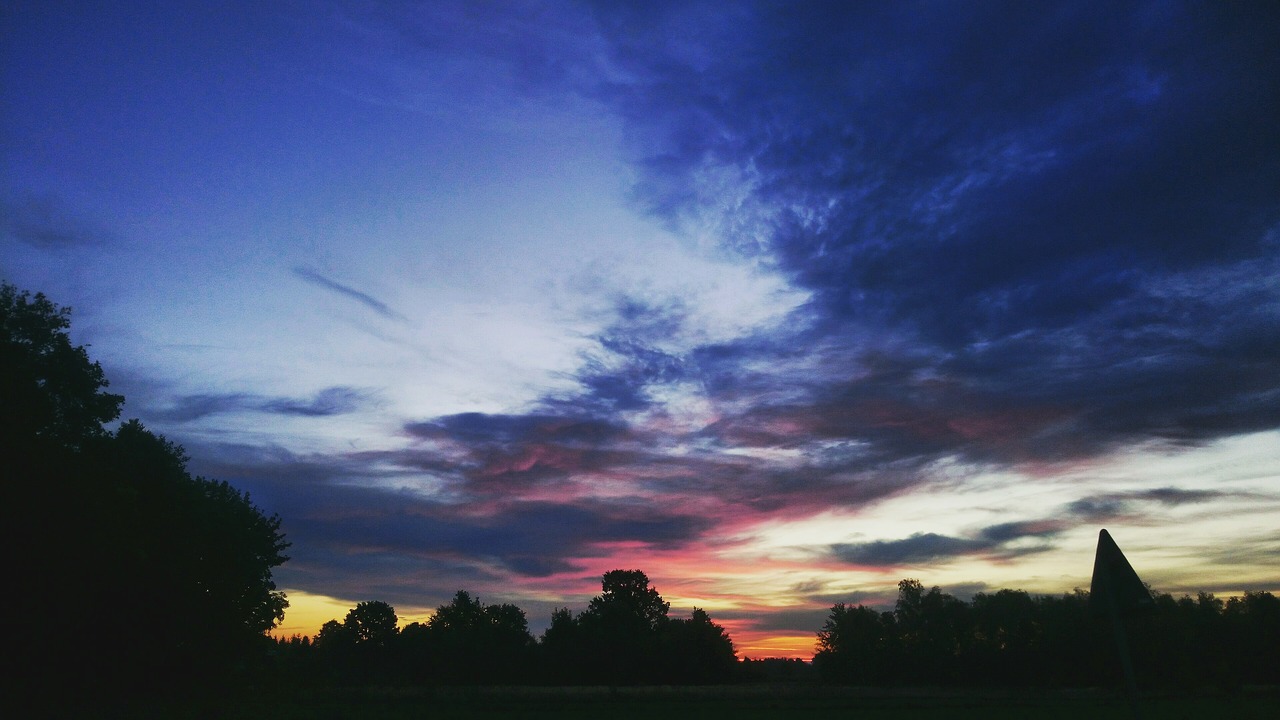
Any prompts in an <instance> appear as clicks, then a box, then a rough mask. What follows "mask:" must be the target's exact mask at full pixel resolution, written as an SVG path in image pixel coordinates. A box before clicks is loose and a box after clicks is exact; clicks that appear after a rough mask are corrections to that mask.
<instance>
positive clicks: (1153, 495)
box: [1066, 487, 1251, 523]
mask: <svg viewBox="0 0 1280 720" xmlns="http://www.w3.org/2000/svg"><path fill="white" fill-rule="evenodd" d="M1233 497H1234V498H1241V497H1251V495H1250V494H1248V493H1240V492H1226V491H1220V490H1191V489H1184V488H1175V487H1162V488H1152V489H1150V490H1136V491H1131V492H1118V493H1105V494H1102V495H1091V496H1089V497H1084V498H1080V499H1079V500H1075V501H1073V502H1071V503H1069V504H1068V505H1067V508H1066V510H1067V512H1068V513H1070V514H1072V515H1075V516H1078V517H1080V518H1083V519H1085V520H1087V521H1089V522H1093V523H1097V522H1105V521H1108V520H1116V519H1119V518H1127V517H1134V516H1138V515H1143V514H1146V513H1147V511H1146V510H1144V509H1143V506H1148V507H1149V506H1150V505H1153V504H1159V505H1164V506H1166V507H1177V506H1179V505H1196V504H1202V503H1210V502H1214V501H1217V500H1222V499H1224V498H1233Z"/></svg>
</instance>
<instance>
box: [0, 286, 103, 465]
mask: <svg viewBox="0 0 1280 720" xmlns="http://www.w3.org/2000/svg"><path fill="white" fill-rule="evenodd" d="M70 327H71V309H70V308H60V307H58V306H57V305H54V304H53V303H52V302H50V301H49V299H48V298H46V297H45V296H44V295H43V294H42V293H36V295H35V297H34V298H32V297H31V295H30V293H27V292H18V290H17V288H15V287H14V286H13V285H10V284H8V283H3V284H0V443H4V445H3V447H4V449H5V450H6V452H5V456H6V457H8V458H10V462H12V459H13V458H14V457H15V454H16V455H20V456H23V457H26V456H29V454H30V452H31V451H32V450H43V451H45V452H48V451H49V450H51V449H60V450H78V449H79V448H80V447H81V446H82V445H83V444H84V443H85V442H86V441H88V440H90V439H92V438H100V437H102V436H103V435H105V430H103V427H102V426H103V424H104V423H108V422H111V421H112V420H115V419H116V418H117V417H118V416H119V415H120V405H121V404H122V403H123V402H124V397H123V396H120V395H113V394H111V393H107V392H103V390H102V389H103V388H105V387H107V379H106V377H105V376H104V375H103V373H102V367H101V366H100V365H99V364H98V363H96V362H92V361H90V360H89V354H88V352H87V351H86V350H85V349H84V348H83V347H78V346H73V345H72V344H71V339H70V337H69V335H68V334H67V330H68V329H69V328H70Z"/></svg>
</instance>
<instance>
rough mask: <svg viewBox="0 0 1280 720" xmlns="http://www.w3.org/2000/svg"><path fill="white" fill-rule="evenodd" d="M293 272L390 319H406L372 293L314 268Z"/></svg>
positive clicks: (294, 270) (313, 283)
mask: <svg viewBox="0 0 1280 720" xmlns="http://www.w3.org/2000/svg"><path fill="white" fill-rule="evenodd" d="M293 274H294V275H297V276H298V277H300V278H302V279H303V280H305V281H307V282H309V283H311V284H312V285H315V286H317V287H321V288H324V289H325V290H330V291H332V292H335V293H338V294H339V295H342V296H344V297H347V298H350V299H352V300H355V301H356V302H358V303H360V304H361V305H364V306H365V307H367V308H369V309H370V310H373V311H374V312H376V313H378V314H379V315H381V316H382V317H384V318H387V319H388V320H403V319H404V316H403V315H401V314H400V313H398V312H396V311H395V310H392V309H391V307H390V306H389V305H387V304H386V303H384V302H382V301H381V300H379V299H377V298H375V297H373V296H372V295H370V294H368V293H366V292H361V291H359V290H356V289H355V288H353V287H350V286H347V285H343V284H342V283H339V282H334V281H333V280H330V279H329V278H327V277H325V276H323V275H321V274H320V273H318V272H315V271H314V270H308V269H307V268H304V267H297V268H294V269H293Z"/></svg>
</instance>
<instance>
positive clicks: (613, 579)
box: [587, 570, 671, 630]
mask: <svg viewBox="0 0 1280 720" xmlns="http://www.w3.org/2000/svg"><path fill="white" fill-rule="evenodd" d="M600 586H601V590H602V592H601V593H600V594H599V595H597V596H595V597H594V598H592V599H591V602H590V604H588V605H587V614H588V615H594V616H598V617H601V618H608V619H610V620H612V621H615V622H617V623H620V624H626V625H635V626H636V627H641V626H643V627H647V628H648V629H650V630H655V629H657V627H658V625H659V624H661V623H662V622H664V621H665V620H666V619H667V611H668V610H670V609H671V604H670V603H668V602H666V601H664V600H663V599H662V596H661V595H659V594H658V591H657V590H656V589H655V588H653V587H651V586H650V585H649V576H647V575H645V574H644V573H643V572H641V571H640V570H610V571H609V572H607V573H605V574H604V577H603V578H602V579H601V583H600Z"/></svg>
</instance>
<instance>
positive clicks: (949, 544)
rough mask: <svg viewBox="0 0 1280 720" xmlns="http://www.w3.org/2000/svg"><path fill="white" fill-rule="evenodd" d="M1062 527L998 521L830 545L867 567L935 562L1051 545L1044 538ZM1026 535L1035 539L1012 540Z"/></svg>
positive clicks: (840, 556)
mask: <svg viewBox="0 0 1280 720" xmlns="http://www.w3.org/2000/svg"><path fill="white" fill-rule="evenodd" d="M1064 528H1065V525H1064V524H1062V523H1058V522H1045V521H1037V522H1012V523H1001V524H999V525H991V526H989V527H986V528H983V529H982V530H980V531H979V532H978V533H977V534H975V535H974V536H972V537H967V538H958V537H950V536H947V535H939V534H937V533H916V534H914V535H912V536H910V537H908V538H904V539H902V540H877V541H874V542H869V543H837V544H834V545H832V546H831V554H832V555H833V556H834V557H835V558H837V559H839V560H842V561H844V562H847V563H850V564H853V565H865V566H870V567H899V566H903V565H937V564H945V563H946V562H949V561H951V560H953V559H956V558H961V557H970V556H975V555H991V556H995V557H1000V558H1012V557H1018V556H1021V555H1028V554H1033V553H1038V552H1044V551H1045V550H1049V549H1051V548H1052V546H1051V545H1050V544H1048V541H1049V540H1050V539H1051V538H1053V537H1054V536H1055V535H1057V534H1059V533H1060V532H1062V530H1063V529H1064ZM1027 539H1030V540H1035V541H1038V542H1036V543H1034V544H1018V545H1014V544H1013V543H1015V542H1016V541H1019V540H1027Z"/></svg>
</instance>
